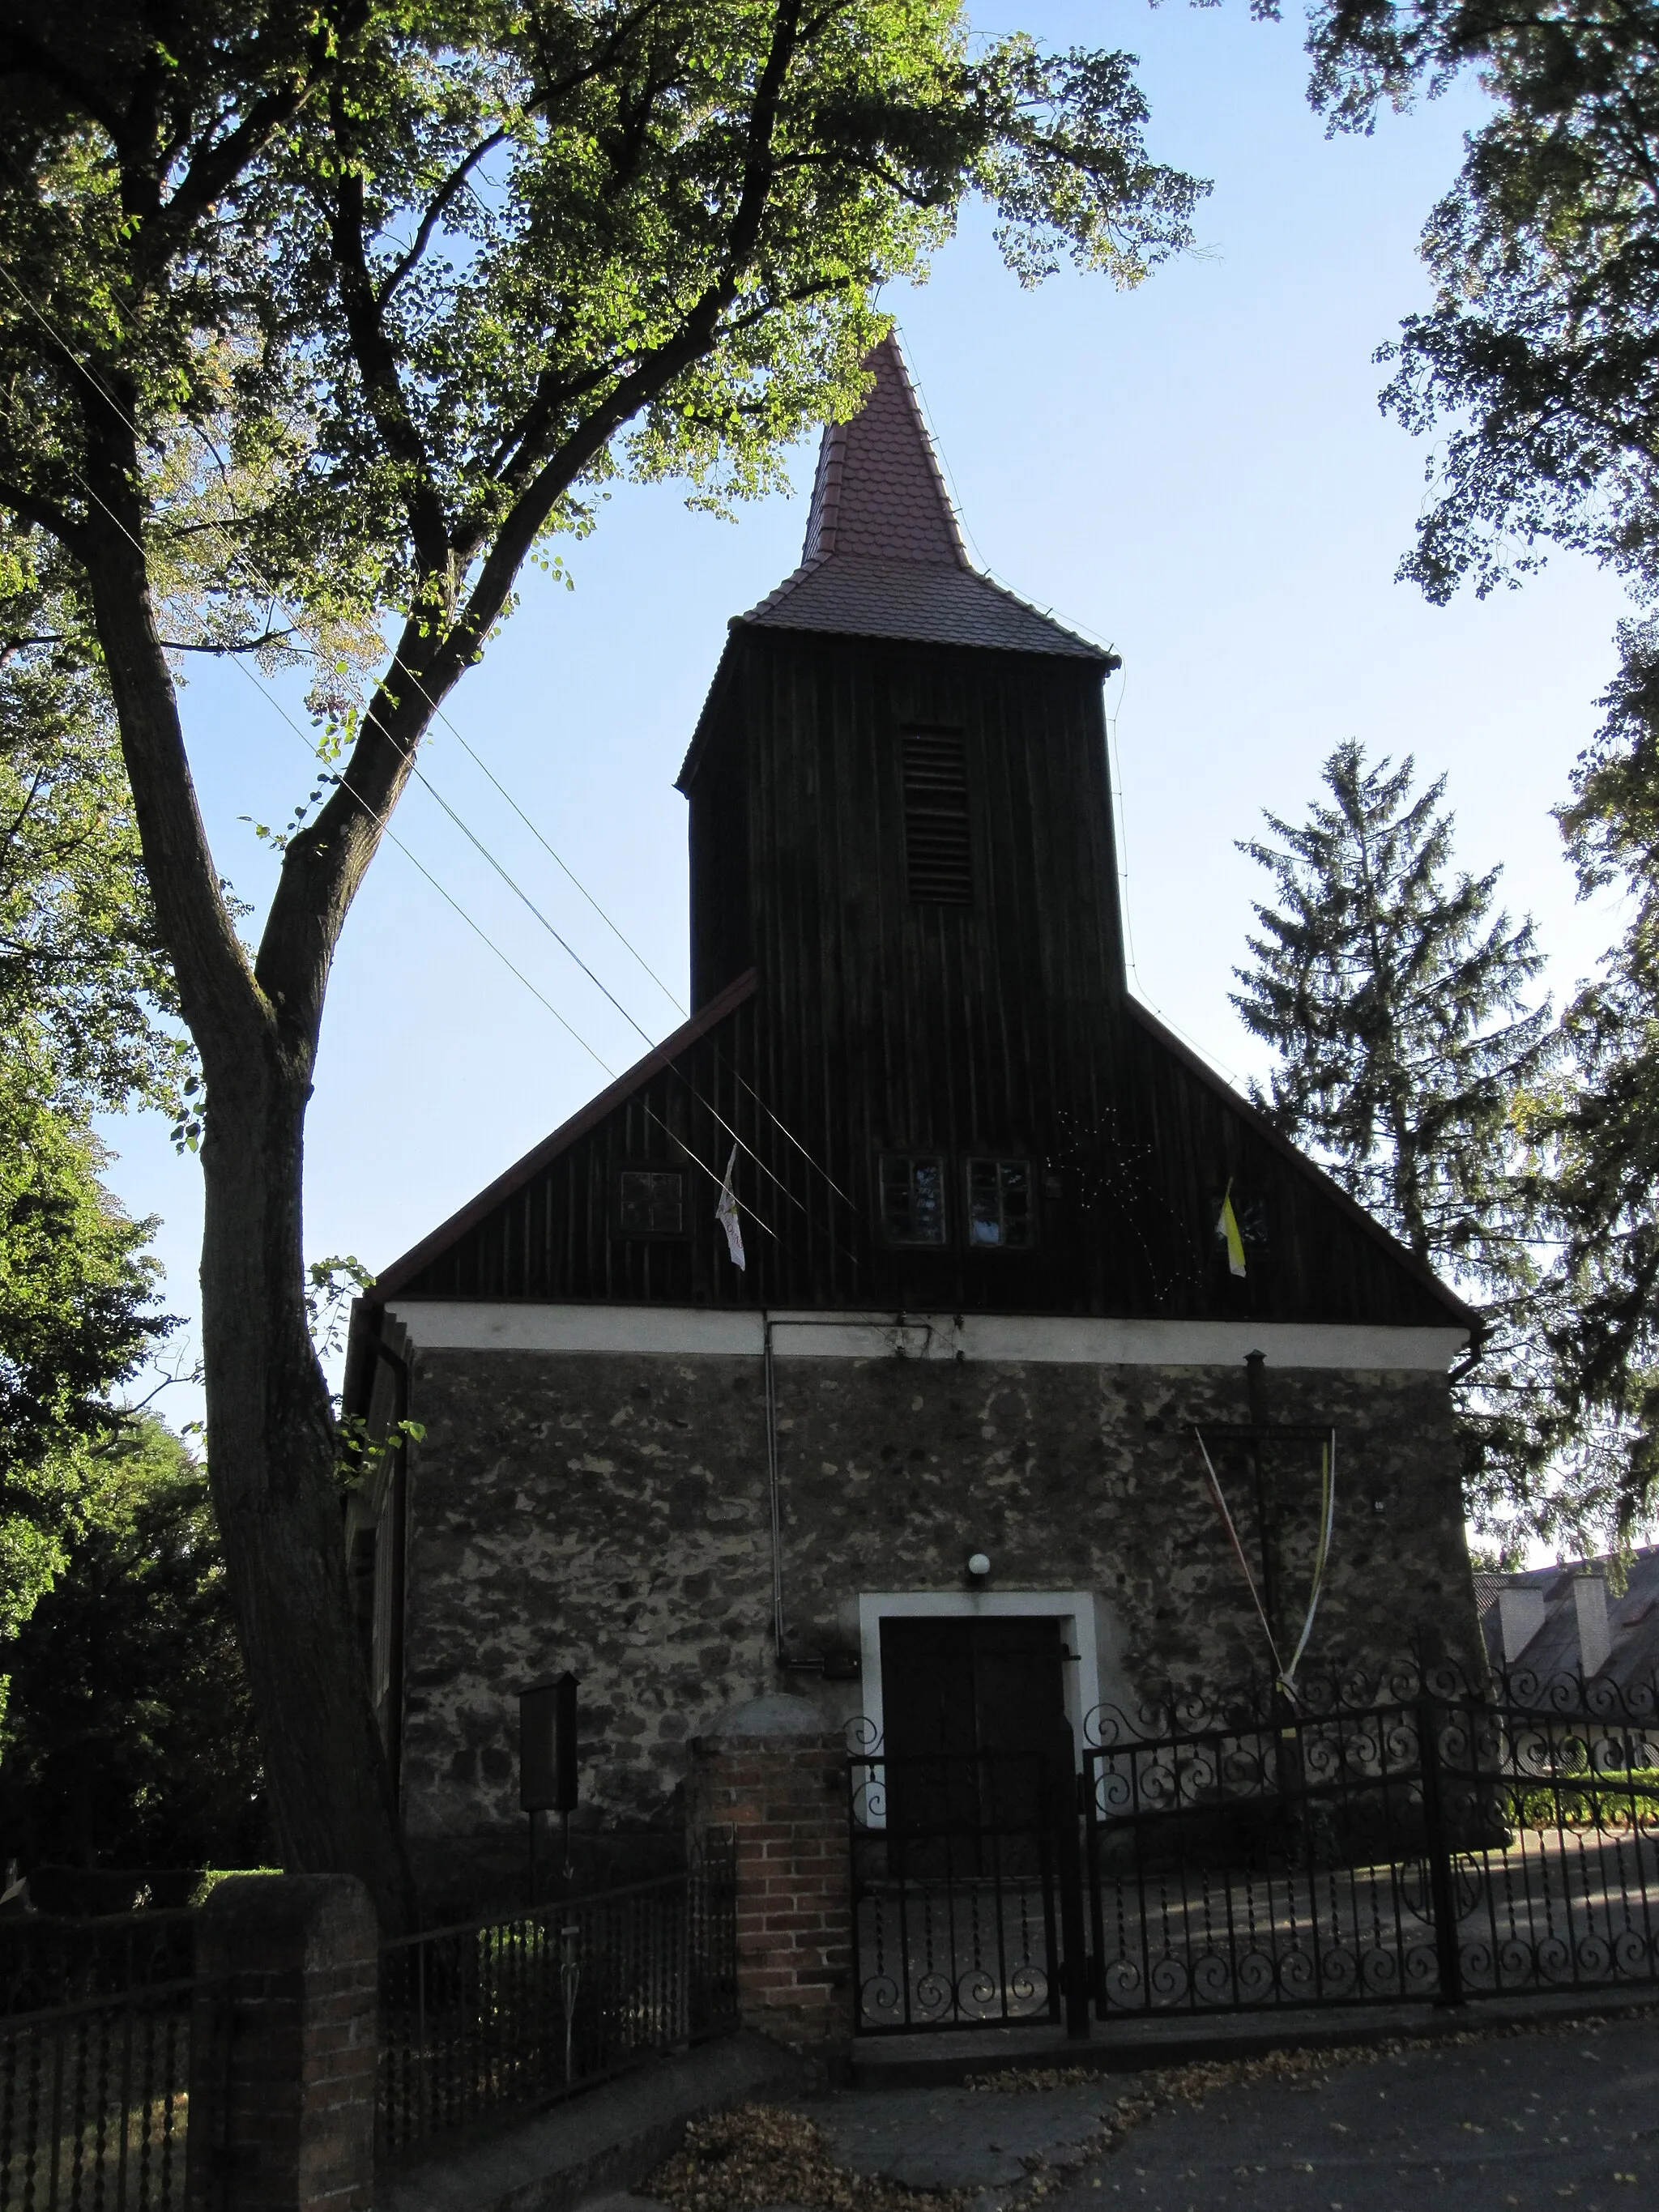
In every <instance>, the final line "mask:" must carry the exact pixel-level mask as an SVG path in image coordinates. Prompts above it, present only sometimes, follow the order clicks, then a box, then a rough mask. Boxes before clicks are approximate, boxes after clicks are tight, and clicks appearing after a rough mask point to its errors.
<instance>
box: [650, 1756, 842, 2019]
mask: <svg viewBox="0 0 1659 2212" xmlns="http://www.w3.org/2000/svg"><path fill="white" fill-rule="evenodd" d="M687 1795H688V1804H689V1811H690V1818H691V1820H692V1821H693V1823H694V1824H695V1825H694V1830H693V1832H694V1833H697V1832H701V1831H702V1829H704V1828H707V1827H730V1828H731V1829H732V1832H733V1838H734V1840H735V1843H736V1847H737V1891H738V1896H737V1908H738V2008H739V2009H740V2011H741V2012H742V2015H743V2018H744V2024H745V2026H747V2027H757V2028H759V2029H761V2030H762V2031H763V2033H765V2034H768V2035H771V2036H775V2037H776V2038H778V2039H780V2040H781V2041H782V2042H785V2043H791V2044H823V2043H838V2042H841V2041H842V2040H843V2039H845V2038H846V2037H847V2036H848V2035H849V2034H850V2033H852V2020H853V2015H852V2002H851V1995H850V1992H851V1988H852V1966H853V1943H852V1929H851V1925H850V1916H851V1912H852V1902H851V1899H852V1873H851V1866H850V1861H849V1851H848V1836H847V1749H846V1746H845V1744H844V1743H843V1742H842V1738H841V1737H840V1735H837V1734H834V1733H829V1734H823V1735H816V1734H815V1735H764V1736H702V1737H699V1738H697V1739H696V1741H694V1742H693V1744H692V1746H691V1777H690V1788H689V1790H688V1793H687Z"/></svg>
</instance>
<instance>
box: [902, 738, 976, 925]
mask: <svg viewBox="0 0 1659 2212" xmlns="http://www.w3.org/2000/svg"><path fill="white" fill-rule="evenodd" d="M904 866H905V872H906V875H907V877H908V882H909V888H910V896H911V897H912V898H913V899H925V900H927V901H928V902H930V903H932V904H933V905H937V906H971V905H972V904H973V899H974V869H973V854H972V851H971V848H970V847H969V836H968V763H967V761H966V758H965V757H964V755H963V741H962V732H961V731H960V730H907V731H906V732H904Z"/></svg>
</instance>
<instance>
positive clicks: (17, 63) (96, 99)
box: [0, 25, 125, 139]
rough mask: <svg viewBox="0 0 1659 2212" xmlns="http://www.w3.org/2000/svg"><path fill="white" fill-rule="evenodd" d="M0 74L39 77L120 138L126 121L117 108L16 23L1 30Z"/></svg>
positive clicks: (113, 137) (95, 121) (72, 104)
mask: <svg viewBox="0 0 1659 2212" xmlns="http://www.w3.org/2000/svg"><path fill="white" fill-rule="evenodd" d="M0 75H4V76H37V77H39V78H40V80H41V82H43V83H46V84H49V85H50V86H51V87H52V89H53V91H54V92H58V93H61V94H63V96H64V99H65V100H68V101H69V102H70V105H71V106H76V107H78V108H79V109H80V110H81V111H82V113H83V114H85V115H88V116H89V117H90V118H91V119H92V120H93V121H94V123H96V124H99V125H101V126H102V128H103V129H104V130H105V131H107V132H108V133H109V135H110V137H111V138H112V139H118V137H120V135H121V129H122V125H123V123H124V121H125V118H124V117H123V116H122V114H121V112H120V110H119V109H118V108H115V107H112V106H110V105H109V103H108V101H107V100H105V99H104V98H103V96H102V95H101V94H100V92H99V91H98V90H97V88H96V87H95V86H94V85H93V84H91V83H89V82H88V80H87V79H86V78H85V77H83V76H81V75H80V74H79V73H78V72H77V71H76V70H72V69H70V68H69V67H68V66H67V65H66V64H64V63H63V62H61V61H59V60H58V58H57V56H56V55H55V54H52V53H51V52H48V51H47V49H46V47H45V46H42V45H41V43H40V40H38V39H36V38H33V37H32V36H31V35H30V33H28V32H27V31H25V30H22V29H20V28H19V27H16V26H15V25H13V26H11V27H9V28H8V29H6V30H4V31H0Z"/></svg>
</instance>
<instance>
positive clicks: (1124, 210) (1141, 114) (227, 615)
mask: <svg viewBox="0 0 1659 2212" xmlns="http://www.w3.org/2000/svg"><path fill="white" fill-rule="evenodd" d="M1144 119H1145V109H1144V106H1143V103H1142V100H1141V98H1140V95H1139V92H1138V91H1137V89H1136V88H1135V85H1134V82H1133V73H1132V61H1131V58H1130V57H1127V56H1125V55H1122V54H1116V53H1097V52H1071V53H1068V54H1064V55H1059V56H1048V55H1045V54H1043V53H1042V52H1039V51H1038V49H1037V48H1036V46H1034V45H1033V44H1032V43H1031V41H1030V40H1027V39H1024V38H1022V37H1018V36H1014V37H1005V38H1000V39H994V40H984V41H977V42H976V41H975V40H971V39H970V37H969V30H968V27H967V24H966V21H965V20H964V18H963V13H962V10H961V9H960V7H959V5H957V0H838V4H828V5H816V4H811V0H443V4H437V0H82V5H81V6H80V7H79V8H77V9H73V10H67V9H62V8H61V7H58V6H53V7H50V8H48V7H45V6H27V5H26V6H23V7H21V8H17V7H14V9H12V10H11V11H10V13H9V15H8V17H7V20H6V24H5V27H3V29H0V190H3V192H4V199H3V202H0V505H3V507H5V509H6V510H7V511H8V512H9V515H10V517H11V519H12V530H11V534H10V538H9V550H8V555H7V557H8V559H9V561H10V562H11V563H12V565H13V568H14V571H15V574H17V575H18V577H19V578H20V579H21V580H22V582H23V583H24V584H26V585H27V583H28V582H29V581H30V580H31V579H32V578H33V576H34V575H35V574H37V572H38V570H39V568H40V564H41V563H42V562H44V561H46V559H47V558H48V555H49V553H50V557H52V558H61V559H62V560H63V561H64V562H65V563H66V564H67V568H68V571H69V573H70V576H71V578H72V582H73V589H74V591H75V592H76V593H77V594H78V597H79V601H80V604H81V605H82V606H83V607H84V609H85V610H86V611H87V616H88V621H89V623H90V624H91V626H92V628H93V629H94V631H95V634H96V636H97V639H98V641H99V644H100V647H101V651H102V655H103V662H104V666H105V669H106V674H107V678H108V681H109V684H110V687H111V692H112V698H113V701H114V704H115V708H116V712H117V716H118V726H119V729H120V735H121V743H122V750H123V754H124V757H125V763H126V767H127V772H128V775H129V777H130V780H131V787H132V791H133V794H134V799H135V802H136V807H137V819H138V824H139V829H140V832H141V836H142V839H143V857H144V861H145V866H146V869H147V872H148V875H149V882H150V885H151V888H152V890H153V893H154V896H155V908H156V913H157V915H158V919H159V921H160V925H161V937H162V940H163V942H164V944H165V945H166V947H167V952H168V954H169V956H170V957H171V960H172V963H173V969H174V972H175V974H176V976H177V979H178V988H179V1003H180V1006H181V1008H182V1011H183V1014H184V1018H185V1021H186V1022H187V1024H189V1027H190V1030H191V1036H193V1038H194V1040H195V1043H196V1046H197V1049H198V1051H199V1054H200V1057H201V1063H202V1068H203V1073H204V1079H205V1085H206V1105H205V1113H204V1139H203V1145H202V1163H203V1171H204V1181H205V1200H206V1204H205V1212H206V1228H205V1237H204V1253H203V1271H202V1287H203V1331H204V1357H205V1369H206V1388H207V1395H208V1409H209V1439H210V1449H209V1458H210V1468H211V1474H212V1480H213V1485H214V1494H215V1498H216V1506H217V1511H218V1516H219V1522H220V1527H221V1529H222V1535H223V1540H224V1543H225V1548H226V1556H227V1561H228V1572H229V1577H230V1581H231V1585H232V1588H233V1590H234V1596H235V1600H236V1603H237V1607H238V1611H239V1613H240V1619H241V1622H242V1626H243V1631H244V1636H245V1639H246V1649H247V1653H248V1658H249V1664H250V1670H251V1675H252V1686H253V1692H254V1697H255V1701H256V1705H257V1708H258V1716H259V1723H260V1729H261V1735H262V1738H263V1741H264V1748H265V1754H266V1765H267V1773H268V1777H269V1782H270V1792H271V1800H272V1805H273V1810H274V1814H275V1820H276V1832H277V1836H278V1838H279V1840H280V1844H281V1847H282V1850H283V1855H284V1857H285V1859H286V1860H287V1862H288V1863H289V1864H290V1865H293V1866H295V1867H302V1868H312V1869H328V1868H334V1869H350V1870H353V1871H356V1872H357V1873H360V1874H361V1875H362V1876H363V1877H364V1878H365V1880H366V1881H368V1883H369V1884H370V1886H371V1887H372V1889H373V1891H374V1894H375V1896H376V1899H377V1901H378V1903H379V1905H380V1911H381V1913H382V1917H383V1919H384V1920H386V1922H387V1923H398V1922H399V1921H402V1920H404V1919H405V1918H406V1917H408V1915H409V1912H410V1909H411V1900H410V1893H409V1889H408V1885H407V1879H406V1875H405V1874H404V1863H403V1859H402V1855H401V1851H400V1849H399V1845H398V1836H397V1829H396V1823H395V1820H394V1817H393V1809H392V1802H391V1796H390V1792H389V1785H388V1779H387V1775H386V1765H385V1761H384V1759H383V1758H382V1756H381V1752H380V1743H379V1740H378V1737H377V1735H376V1734H375V1731H374V1725H373V1721H372V1717H371V1714H370V1711H369V1707H368V1699H367V1696H366V1693H365V1691H364V1686H363V1683H362V1668H361V1666H360V1664H359V1662H358V1657H357V1654H356V1649H355V1646H354V1643H353V1638H352V1632H351V1627H350V1622H349V1607H348V1603H347V1598H346V1588H345V1580H344V1571H343V1562H342V1560H341V1559H340V1555H339V1554H340V1542H339V1525H338V1507H337V1486H336V1438H335V1436H334V1430H333V1422H332V1419H331V1411H330V1406H329V1400H328V1394H327V1390H326V1389H325V1384H324V1381H323V1378H322V1376H321V1374H320V1372H319V1368H318V1364H317V1361H316V1358H315V1357H314V1355H313V1350H312V1346H311V1345H310V1342H309V1340H308V1339H307V1333H306V1326H305V1310H304V1303H303V1291H304V1276H303V1269H302V1266H301V1244H300V1214H301V1158H302V1137H303V1128H304V1120H305V1111H306V1102H307V1098H308V1097H309V1094H310V1088H311V1081H312V1073H313V1063H314V1059H315V1053H316V1047H317V1039H318V1033H319V1022H320V1019H321V1015H322V1007H323V1001H324V995H325V991H326V987H327V982H328V976H329V969H330V965H331V960H332V957H333V954H334V950H335V946H336V944H337V939H338V936H339V933H340V930H341V927H342V926H343V921H344V919H345V915H346V913H347V910H348V909H349V906H350V904H351V902H352V900H353V897H354V896H355V895H356V891H357V889H358V887H359V885H360V884H361V883H362V877H363V872H364V870H365V869H366V868H367V866H368V863H369V861H370V860H371V859H372V857H373V855H374V851H375V849H376V848H377V846H378V844H379V842H380V838H381V836H382V834H383V831H384V829H385V824H386V817H387V816H388V814H389V813H390V811H392V808H393V806H394V805H396V804H397V801H398V796H399V794H400V793H401V792H402V791H403V789H404V787H405V785H406V783H407V781H408V779H409V777H410V773H411V770H412V767H413V763H414V758H415V754H416V748H417V746H418V744H419V743H420V739H421V738H422V733H423V732H424V731H425V730H426V728H427V727H428V723H429V721H430V720H431V718H432V716H433V714H435V712H436V710H437V709H438V708H439V707H440V706H441V704H442V702H444V701H445V700H446V699H447V696H448V695H449V693H450V691H451V690H453V687H454V685H455V684H457V683H458V682H459V678H461V676H462V674H463V673H464V671H465V670H466V669H467V668H468V667H469V666H470V665H471V664H472V662H473V661H475V660H476V659H477V657H478V655H479V654H480V653H482V651H483V648H484V646H485V643H486V641H487V640H488V638H489V635H490V633H491V631H492V629H494V628H495V625H496V623H498V622H499V621H500V620H501V618H502V617H503V616H504V615H505V614H506V613H507V612H508V611H509V610H510V607H511V605H512V599H513V590H514V587H515V583H516V580H517V578H518V576H519V574H520V568H521V567H522V564H523V563H524V562H525V561H526V558H528V557H529V556H531V555H532V553H535V552H536V551H537V550H538V549H547V548H548V547H549V546H550V541H551V540H552V538H554V537H555V536H556V533H558V532H580V531H581V530H583V529H585V528H586V527H587V526H589V525H590V524H591V521H592V516H593V513H594V502H595V500H596V497H597V495H598V494H599V490H600V489H601V488H602V486H603V485H604V483H605V481H606V480H607V479H608V478H610V477H613V476H615V475H617V473H619V472H626V473H629V474H632V475H633V476H635V477H640V478H646V479H657V478H666V477H684V478H686V479H689V481H690V485H691V488H692V492H693V495H694V496H696V497H697V498H700V499H703V500H706V501H714V502H719V501H723V500H726V499H729V498H732V497H734V496H742V495H745V494H748V493H751V492H754V491H757V490H759V489H763V488H764V487H765V486H767V485H769V483H773V482H775V480H776V476H777V468H778V455H779V453H780V452H781V448H782V447H784V446H785V445H786V444H787V442H788V441H790V440H791V439H793V437H794V436H795V435H798V434H799V431H800V430H801V429H802V428H804V427H805V424H806V423H807V422H808V421H809V420H810V419H811V417H812V416H815V415H817V413H819V412H821V411H823V410H829V411H835V412H841V413H844V412H845V411H846V410H848V408H849V407H851V406H852V405H853V404H854V403H855V401H856V399H857V398H858V397H859V396H860V390H861V375H860V359H861V357H862V356H863V354H864V353H865V351H866V349H867V347H868V345H869V344H870V343H871V342H872V339H873V338H874V337H876V336H877V335H878V331H880V329H881V327H882V320H881V318H880V317H879V316H878V313H876V311H875V309H874V307H873V305H872V301H873V299H874V296H875V294H876V291H877V289H878V287H879V286H880V285H881V284H882V283H884V282H887V281H889V280H891V279H894V278H897V277H902V276H907V275H913V274H915V273H917V272H918V271H920V270H921V268H922V267H923V266H924V265H925V264H926V261H927V257H928V255H929V254H930V253H931V252H933V250H934V249H935V248H936V247H937V246H939V245H940V244H941V243H942V242H943V241H944V240H945V238H946V237H947V236H948V235H949V234H950V231H951V226H952V223H953V222H954V219H955V215H956V211H957V207H958V205H959V204H960V203H961V202H962V200H963V197H964V196H966V195H968V194H970V193H975V192H977V193H980V194H982V195H984V196H985V197H988V198H989V199H990V200H991V201H992V202H993V203H994V205H995V206H996V208H997V210H999V215H1000V237H1001V240H1002V244H1003V248H1004V252H1005V253H1006V257H1007V258H1008V259H1009V261H1010V263H1011V264H1012V266H1013V268H1014V269H1015V270H1016V272H1017V273H1018V276H1020V277H1021V279H1022V280H1023V281H1027V282H1031V281H1036V279H1037V278H1039V277H1041V276H1042V275H1043V274H1044V273H1046V272H1047V271H1048V270H1049V269H1051V268H1052V267H1054V265H1055V264H1056V263H1057V262H1058V261H1060V259H1062V258H1066V257H1068V256H1069V257H1070V258H1072V259H1073V260H1074V261H1075V262H1077V263H1078V264H1080V265H1082V266H1083V267H1085V268H1089V269H1095V270H1102V271H1103V272H1104V273H1106V274H1107V275H1109V276H1112V277H1114V278H1115V279H1116V280H1117V281H1119V282H1121V283H1133V282H1135V281H1136V280H1137V279H1138V278H1139V276H1141V275H1142V274H1143V273H1144V271H1145V270H1146V269H1147V268H1148V267H1149V266H1150V265H1151V264H1152V263H1153V262H1155V261H1157V260H1158V258H1160V257H1162V256H1163V255H1164V254H1166V253H1167V252H1170V251H1172V250H1174V249H1175V248H1176V247H1178V246H1181V245H1182V243H1183V242H1184V240H1185V239H1186V236H1187V225H1188V215H1189V212H1190V210H1191V207H1192V204H1193V201H1194V194H1195V191H1197V189H1198V187H1196V186H1195V185H1194V184H1193V182H1192V181H1191V180H1190V179H1188V178H1186V177H1183V176H1182V175H1179V174H1177V173H1173V172H1171V171H1170V170H1168V169H1165V168H1162V167H1158V166H1157V165H1155V164H1154V163H1152V161H1150V160H1149V159H1148V157H1147V155H1146V152H1145V149H1144V147H1143V143H1142V136H1141V133H1142V125H1143V122H1144ZM382 634H384V635H385V636H386V638H387V639H389V641H390V647H389V650H388V651H387V652H386V653H385V654H384V656H383V658H382V659H381V661H380V665H378V668H377V670H376V672H375V673H374V675H373V677H372V678H371V680H370V681H369V682H368V685H367V688H366V690H364V691H363V692H362V694H361V696H353V695H352V693H351V691H350V689H349V674H350V670H351V666H352V664H353V661H354V657H356V658H357V659H360V660H361V659H362V656H363V655H364V654H365V653H367V651H368V647H369V645H370V643H371V642H373V641H377V640H378V638H379V637H380V635H382ZM194 647H208V648H210V649H211V648H218V649H234V648H237V647H248V648H249V649H257V650H259V651H262V652H264V653H266V654H268V655H269V654H274V653H281V652H283V651H284V650H288V651H292V652H295V653H315V654H316V655H317V662H316V674H317V677H318V679H319V681H318V686H317V690H316V693H315V697H316V701H317V704H318V708H319V714H322V715H324V717H325V719H326V720H329V721H330V722H331V726H332V732H333V743H334V745H335V747H336V750H335V752H334V755H333V757H334V760H335V762H336V763H337V767H336V773H335V775H334V778H333V780H332V781H331V784H330V785H328V786H326V787H323V789H325V792H326V795H325V796H321V793H320V792H319V797H320V798H321V803H320V805H319V806H318V808H317V810H316V811H314V812H304V810H303V809H302V812H303V813H304V820H303V827H302V828H299V829H296V831H295V834H294V835H293V836H291V837H290V838H289V841H288V842H287V844H286V848H285V851H284V854H283V863H282V870H281V876H280V880H279V883H278V885H277V888H276V894H275V896H274V898H273V900H272V902H271V904H270V909H269V912H268V913H267V915H266V916H265V918H264V926H263V928H262V929H261V931H260V933H259V937H258V946H257V949H256V950H252V951H250V950H249V949H247V948H246V947H245V945H244V944H243V942H242V939H241V938H240V934H239V933H238V930H237V928H236V927H235V921H234V916H233V915H232V914H231V912H230V910H229V908H228V906H227V903H226V901H225V899H224V897H223V896H222V892H221V890H220V885H219V878H218V875H217V872H216V868H215V866H214V863H213V859H212V855H211V854H210V850H209V847H208V842H207V838H206V836H205V834H204V829H203V825H202V822H201V817H200V814H199V811H198V810H197V803H196V797H195V793H194V789H193V787H192V784H191V773H190V766H189V757H188V752H187V750H186V745H185V730H184V726H183V722H182V720H181V716H180V711H179V700H178V696H177V694H176V691H175V687H174V674H173V661H172V659H170V648H172V649H173V651H177V650H180V649H189V648H194ZM549 680H550V682H551V683H554V684H556V681H557V677H556V671H551V672H550V678H549Z"/></svg>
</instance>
